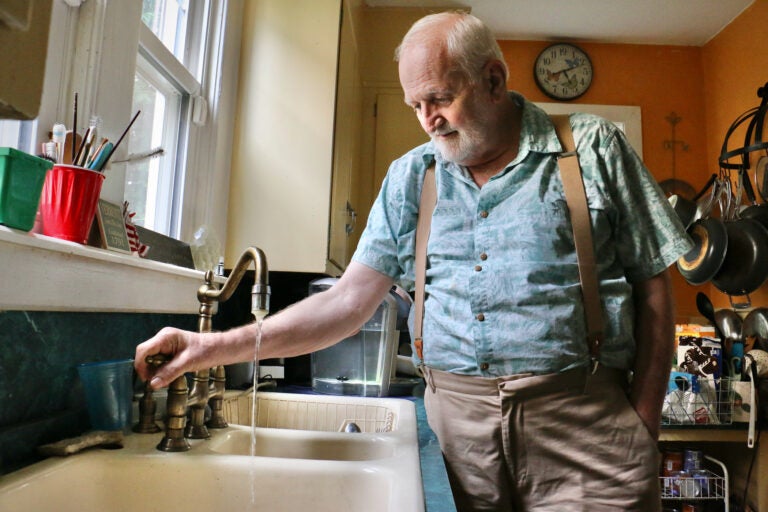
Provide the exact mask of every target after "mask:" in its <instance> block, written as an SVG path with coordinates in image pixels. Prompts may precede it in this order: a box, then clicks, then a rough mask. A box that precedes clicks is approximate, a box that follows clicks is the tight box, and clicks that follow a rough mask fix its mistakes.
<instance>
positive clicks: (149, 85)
mask: <svg viewBox="0 0 768 512" xmlns="http://www.w3.org/2000/svg"><path fill="white" fill-rule="evenodd" d="M182 102H183V96H182V94H181V93H180V92H179V91H178V89H176V88H175V87H174V86H173V84H172V83H171V82H170V81H168V80H167V79H166V78H165V77H164V76H163V75H162V74H161V73H160V72H159V71H157V70H156V69H155V68H153V67H152V66H151V65H150V64H149V63H148V62H147V61H146V60H145V59H143V58H142V57H139V58H138V59H137V67H136V78H135V82H134V90H133V110H134V111H136V110H141V115H140V116H139V117H138V119H137V120H136V122H135V123H134V125H133V127H132V128H131V137H130V139H129V143H128V152H129V154H131V155H134V156H138V155H141V154H146V153H147V152H151V151H153V150H156V149H158V148H162V149H163V152H164V153H163V155H162V156H154V157H151V158H143V159H136V160H133V161H131V162H129V163H128V164H127V166H126V173H125V199H126V201H128V203H129V208H130V210H131V211H134V212H136V215H135V216H134V217H133V221H134V222H135V223H136V224H137V225H140V226H144V227H146V228H148V229H152V230H154V231H158V232H160V233H164V234H166V235H170V236H173V235H174V234H175V233H173V227H172V213H173V206H174V204H173V199H174V186H175V184H176V181H177V180H176V152H177V146H178V133H179V127H180V126H181V109H182Z"/></svg>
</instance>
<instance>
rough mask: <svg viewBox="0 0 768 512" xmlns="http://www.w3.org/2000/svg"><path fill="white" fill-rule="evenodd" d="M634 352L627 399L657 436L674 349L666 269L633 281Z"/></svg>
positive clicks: (672, 312)
mask: <svg viewBox="0 0 768 512" xmlns="http://www.w3.org/2000/svg"><path fill="white" fill-rule="evenodd" d="M633 300H634V304H635V333H634V334H635V340H636V344H637V355H636V358H635V367H634V377H633V379H632V386H631V388H630V396H629V398H630V401H631V402H632V405H633V406H634V408H635V410H636V411H637V414H638V415H639V416H640V418H641V419H642V420H643V422H644V423H645V426H646V428H648V431H649V432H650V433H651V435H652V436H653V437H654V438H655V439H658V436H659V428H660V425H661V408H662V404H663V402H664V395H665V392H666V388H667V381H668V380H669V371H670V368H671V365H672V357H673V352H674V337H675V326H674V307H673V300H672V285H671V281H670V277H669V270H665V271H663V272H662V273H660V274H657V275H656V276H654V277H652V278H650V279H647V280H645V281H640V282H637V283H633Z"/></svg>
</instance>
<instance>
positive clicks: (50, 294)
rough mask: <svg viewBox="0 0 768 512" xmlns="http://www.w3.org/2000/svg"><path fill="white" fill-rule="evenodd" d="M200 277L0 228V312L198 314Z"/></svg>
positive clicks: (171, 267)
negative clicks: (0, 286)
mask: <svg viewBox="0 0 768 512" xmlns="http://www.w3.org/2000/svg"><path fill="white" fill-rule="evenodd" d="M203 276H204V273H203V272H201V271H198V270H192V269H188V268H183V267H179V266H176V265H170V264H167V263H160V262H157V261H152V260H145V259H142V258H138V257H135V256H131V255H128V254H123V253H118V252H114V251H107V250H103V249H97V248H95V247H87V246H83V245H80V244H76V243H73V242H67V241H64V240H59V239H56V238H50V237H47V236H43V235H37V234H31V233H25V232H23V231H18V230H14V229H10V228H7V227H5V226H0V283H2V284H3V287H2V291H3V293H2V295H1V296H0V310H17V311H85V312H96V311H101V312H130V313H137V312H147V313H189V314H197V312H198V307H199V304H198V301H197V289H198V288H199V287H200V285H202V284H203V282H204V281H203Z"/></svg>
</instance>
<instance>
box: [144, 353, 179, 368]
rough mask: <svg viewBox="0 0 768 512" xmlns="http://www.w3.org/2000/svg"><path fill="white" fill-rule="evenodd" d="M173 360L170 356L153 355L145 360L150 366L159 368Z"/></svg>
mask: <svg viewBox="0 0 768 512" xmlns="http://www.w3.org/2000/svg"><path fill="white" fill-rule="evenodd" d="M171 359H173V356H172V355H169V354H152V355H150V356H147V357H146V358H144V361H146V363H147V364H148V365H150V366H154V367H155V368H159V367H160V366H163V365H164V364H165V363H167V362H168V361H170V360H171Z"/></svg>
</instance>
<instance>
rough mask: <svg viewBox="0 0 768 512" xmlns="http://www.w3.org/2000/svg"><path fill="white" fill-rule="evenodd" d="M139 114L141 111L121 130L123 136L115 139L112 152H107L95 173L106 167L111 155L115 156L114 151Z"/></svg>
mask: <svg viewBox="0 0 768 512" xmlns="http://www.w3.org/2000/svg"><path fill="white" fill-rule="evenodd" d="M139 114H141V110H137V111H136V114H134V116H133V118H132V119H131V122H130V123H128V126H126V127H125V130H123V134H122V135H120V138H119V139H117V142H115V145H114V146H112V150H111V151H110V152H109V154H108V155H107V157H106V158H105V159H104V161H103V162H101V164H100V165H99V167H98V168H97V169H96V170H97V171H99V172H101V171H102V170H103V169H104V167H105V166H106V165H107V162H109V159H110V158H112V155H113V154H115V150H116V149H117V146H119V145H120V143H121V142H123V139H124V138H125V136H126V134H127V133H128V130H130V129H131V126H133V123H134V122H135V121H136V118H137V117H139Z"/></svg>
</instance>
